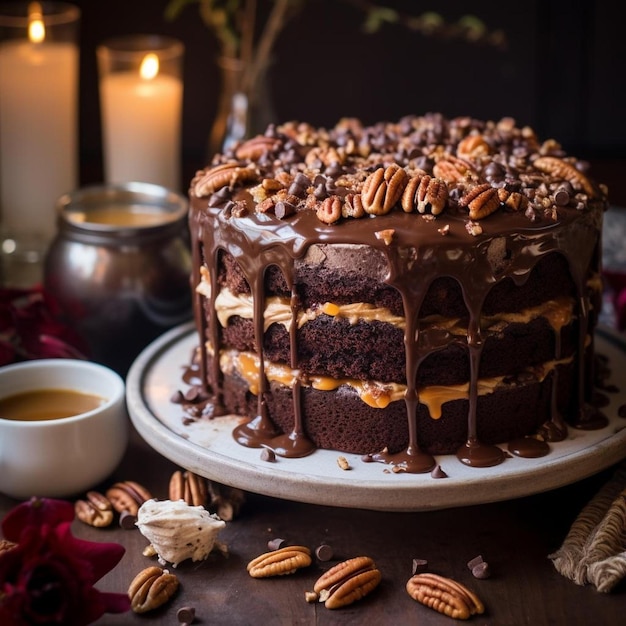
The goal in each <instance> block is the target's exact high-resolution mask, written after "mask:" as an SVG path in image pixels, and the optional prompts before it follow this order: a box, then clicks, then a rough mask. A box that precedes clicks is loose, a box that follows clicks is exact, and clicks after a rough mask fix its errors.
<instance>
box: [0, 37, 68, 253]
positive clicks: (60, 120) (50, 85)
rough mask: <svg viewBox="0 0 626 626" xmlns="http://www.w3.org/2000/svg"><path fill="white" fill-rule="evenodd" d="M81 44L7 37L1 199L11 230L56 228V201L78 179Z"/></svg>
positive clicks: (0, 65) (1, 93) (2, 71)
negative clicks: (79, 52)
mask: <svg viewBox="0 0 626 626" xmlns="http://www.w3.org/2000/svg"><path fill="white" fill-rule="evenodd" d="M77 83H78V48H77V46H76V45H74V44H71V43H61V42H47V41H46V40H44V41H43V42H41V43H31V42H30V41H27V40H24V39H22V40H9V41H5V42H3V43H2V44H0V203H1V204H0V206H1V207H2V223H3V226H4V227H5V229H6V230H7V231H8V232H9V233H13V232H15V233H17V234H18V236H19V233H26V234H27V235H29V236H30V235H32V234H36V235H40V236H41V237H42V238H43V239H44V240H48V241H49V240H50V239H51V238H52V236H53V235H54V232H55V230H56V222H55V212H54V205H55V202H56V200H57V199H58V198H59V196H61V195H62V194H64V193H66V192H68V191H71V190H73V189H74V188H75V187H76V181H77V172H78V167H77V131H78V115H77V106H78V105H77V102H78V94H77Z"/></svg>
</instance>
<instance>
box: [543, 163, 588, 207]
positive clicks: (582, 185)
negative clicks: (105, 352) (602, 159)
mask: <svg viewBox="0 0 626 626" xmlns="http://www.w3.org/2000/svg"><path fill="white" fill-rule="evenodd" d="M533 165H534V166H535V167H536V168H537V169H538V170H539V171H541V172H544V173H545V174H550V176H553V177H554V178H560V179H562V180H566V181H568V182H569V183H570V184H571V185H572V187H574V189H577V190H578V191H584V192H585V193H586V194H587V195H588V196H589V197H590V198H593V197H595V195H596V192H595V189H594V188H593V185H592V184H591V182H590V181H589V179H588V178H587V177H586V176H585V175H584V174H583V173H582V172H580V171H578V170H577V169H576V168H575V167H574V166H573V165H572V164H571V163H568V162H567V161H564V160H563V159H559V158H558V157H553V156H543V157H539V158H538V159H535V161H534V163H533Z"/></svg>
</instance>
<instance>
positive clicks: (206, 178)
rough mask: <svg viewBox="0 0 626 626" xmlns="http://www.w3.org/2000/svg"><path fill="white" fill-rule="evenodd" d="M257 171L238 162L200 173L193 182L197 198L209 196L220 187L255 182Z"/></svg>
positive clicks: (224, 164) (251, 166)
mask: <svg viewBox="0 0 626 626" xmlns="http://www.w3.org/2000/svg"><path fill="white" fill-rule="evenodd" d="M258 175H259V174H258V171H257V169H256V167H254V166H253V165H248V166H246V167H242V166H241V165H240V164H239V162H230V163H222V164H221V165H216V166H215V167H212V168H210V169H208V170H205V171H204V172H202V173H200V174H199V175H198V176H197V177H196V178H195V179H194V182H193V193H194V195H195V196H196V197H197V198H202V197H204V196H210V195H211V194H212V193H215V192H216V191H217V190H218V189H221V188H222V187H234V186H235V185H237V184H239V183H244V182H249V181H255V180H257V179H258Z"/></svg>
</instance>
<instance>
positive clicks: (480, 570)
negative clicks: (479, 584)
mask: <svg viewBox="0 0 626 626" xmlns="http://www.w3.org/2000/svg"><path fill="white" fill-rule="evenodd" d="M467 567H468V569H469V570H470V571H471V572H472V576H473V577H474V578H478V579H484V578H489V576H491V570H490V569H489V563H487V561H485V560H484V559H483V557H482V555H480V554H479V555H478V556H476V557H474V558H473V559H471V560H470V561H468V562H467Z"/></svg>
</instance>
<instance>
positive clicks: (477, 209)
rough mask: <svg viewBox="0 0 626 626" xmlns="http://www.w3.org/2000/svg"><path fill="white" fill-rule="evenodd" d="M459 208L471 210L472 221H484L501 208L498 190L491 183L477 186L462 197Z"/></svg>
mask: <svg viewBox="0 0 626 626" xmlns="http://www.w3.org/2000/svg"><path fill="white" fill-rule="evenodd" d="M459 206H461V207H467V208H468V209H469V216H470V219H471V220H482V219H484V218H486V217H489V215H491V214H492V213H493V212H494V211H497V210H498V209H499V208H500V198H499V197H498V190H497V189H496V188H494V187H492V186H491V185H490V184H489V183H483V184H482V185H475V186H474V187H472V188H471V189H470V190H469V191H468V192H467V193H466V194H465V195H464V196H462V197H461V199H460V200H459Z"/></svg>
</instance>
